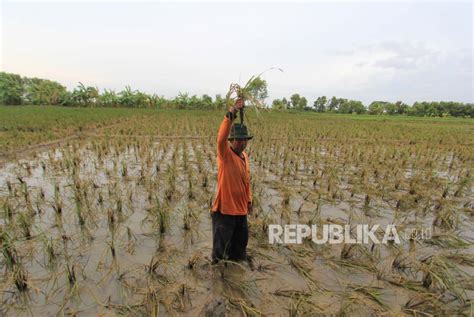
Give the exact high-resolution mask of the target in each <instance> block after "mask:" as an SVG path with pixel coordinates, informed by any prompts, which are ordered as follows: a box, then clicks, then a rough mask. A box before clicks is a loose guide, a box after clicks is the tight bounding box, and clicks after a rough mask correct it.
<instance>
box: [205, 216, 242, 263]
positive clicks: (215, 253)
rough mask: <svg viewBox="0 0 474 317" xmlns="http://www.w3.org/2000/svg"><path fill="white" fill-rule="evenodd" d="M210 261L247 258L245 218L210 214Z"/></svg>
mask: <svg viewBox="0 0 474 317" xmlns="http://www.w3.org/2000/svg"><path fill="white" fill-rule="evenodd" d="M211 216H212V260H213V261H218V260H231V261H239V260H245V259H246V258H247V251H246V249H247V243H248V240H249V229H248V226H247V216H246V215H245V216H232V215H223V214H221V213H220V212H218V211H216V212H212V213H211Z"/></svg>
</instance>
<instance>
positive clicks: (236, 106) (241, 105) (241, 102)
mask: <svg viewBox="0 0 474 317" xmlns="http://www.w3.org/2000/svg"><path fill="white" fill-rule="evenodd" d="M243 108H244V100H243V99H242V98H238V99H237V100H236V101H235V103H234V106H233V107H231V108H230V109H229V111H230V112H232V113H233V114H234V115H235V114H236V113H237V111H239V110H240V109H243Z"/></svg>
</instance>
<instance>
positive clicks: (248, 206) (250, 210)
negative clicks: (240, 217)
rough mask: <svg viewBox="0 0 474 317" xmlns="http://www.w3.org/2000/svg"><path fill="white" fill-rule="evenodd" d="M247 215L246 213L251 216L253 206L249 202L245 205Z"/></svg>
mask: <svg viewBox="0 0 474 317" xmlns="http://www.w3.org/2000/svg"><path fill="white" fill-rule="evenodd" d="M247 213H248V214H249V215H251V214H252V213H253V204H252V203H251V202H249V203H248V204H247Z"/></svg>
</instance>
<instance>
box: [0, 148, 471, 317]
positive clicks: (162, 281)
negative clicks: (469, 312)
mask: <svg viewBox="0 0 474 317" xmlns="http://www.w3.org/2000/svg"><path fill="white" fill-rule="evenodd" d="M184 152H186V154H184ZM335 153H336V154H337V152H335ZM319 154H320V155H321V156H325V155H329V154H328V153H327V152H326V151H325V150H324V151H321V152H320V153H319ZM185 156H187V159H186V160H185V159H184V157H185ZM185 162H186V163H185ZM214 166H215V158H214V150H213V148H212V147H211V146H208V145H203V143H202V142H200V141H196V140H192V141H186V142H185V141H167V142H165V143H158V142H147V141H136V140H133V139H132V140H130V141H129V142H124V143H120V142H115V143H114V142H112V141H110V140H101V141H88V140H85V141H80V142H77V143H74V144H73V145H72V146H69V147H63V148H56V149H50V150H49V151H46V152H42V153H38V154H37V155H36V156H34V157H27V158H24V159H22V160H20V161H17V162H10V163H8V164H6V165H5V166H4V167H3V168H2V169H1V170H0V197H1V199H2V200H1V202H2V205H3V206H6V205H8V206H10V209H11V210H12V213H13V214H12V216H11V217H8V216H7V215H6V212H4V216H3V217H2V218H1V219H0V223H1V224H2V227H3V230H4V231H6V232H8V233H9V235H10V236H11V237H12V239H13V241H14V242H13V245H14V248H15V250H16V252H17V253H18V259H20V261H19V262H20V264H21V266H22V267H23V268H24V270H26V272H28V274H27V275H28V278H27V283H28V290H27V291H26V292H23V293H19V292H18V291H16V288H15V284H14V282H13V281H14V280H13V275H12V274H10V273H8V271H7V270H6V268H5V270H6V271H7V274H5V275H4V276H3V277H2V279H1V284H0V286H1V290H2V313H5V314H7V315H35V316H36V315H54V314H57V313H59V314H63V313H64V314H79V315H82V316H93V315H97V314H111V315H113V314H125V315H149V314H153V313H159V314H160V315H191V316H197V315H201V314H203V312H205V311H206V309H208V308H209V307H210V303H212V301H213V300H214V299H222V300H223V301H224V306H225V310H226V311H227V312H228V313H229V314H231V315H234V314H237V315H238V314H243V312H245V313H247V314H252V313H254V314H257V315H258V314H263V315H270V316H286V315H288V314H290V313H295V314H301V315H312V314H314V313H321V314H336V313H340V312H345V313H348V314H351V315H367V314H382V313H386V314H387V313H388V314H398V313H410V311H407V310H404V309H405V308H406V305H407V303H408V302H409V301H410V299H412V298H413V297H414V296H416V295H417V294H420V293H428V292H433V293H435V292H436V289H434V288H431V289H429V288H423V287H422V286H421V282H422V277H423V274H421V273H420V271H419V266H417V265H421V264H420V258H423V257H424V256H426V255H430V254H434V255H436V254H447V253H450V252H451V253H455V252H462V253H465V254H470V255H472V254H473V251H474V250H473V247H472V245H470V246H467V247H465V248H461V249H456V248H441V247H439V246H433V245H432V244H430V243H427V241H415V242H410V241H408V239H407V238H406V237H405V236H406V233H407V232H408V233H409V232H410V230H411V229H412V228H429V229H431V227H432V224H433V221H434V217H435V214H434V213H433V212H424V213H423V212H421V211H420V210H421V207H418V206H415V207H410V208H407V210H403V211H400V210H398V209H397V208H394V204H393V202H391V201H387V199H384V198H383V195H374V198H373V199H372V200H371V201H370V203H368V204H367V203H366V198H365V195H364V194H363V193H357V194H355V195H351V191H350V186H349V184H347V183H345V182H343V181H341V182H339V183H338V184H337V186H338V188H339V189H340V190H339V193H337V194H335V195H329V194H328V193H326V191H325V188H326V186H327V185H324V186H323V185H316V186H313V180H314V178H317V177H318V175H314V174H311V173H309V172H307V171H306V170H304V164H303V162H301V165H300V166H303V167H301V168H298V167H297V168H295V169H294V170H293V171H292V173H289V174H288V175H282V174H281V173H280V172H278V173H279V174H276V171H280V169H278V168H277V169H273V171H271V169H270V168H268V167H261V166H259V165H257V164H256V162H255V161H252V164H251V167H252V175H253V177H254V182H255V183H256V188H255V189H254V195H256V196H257V198H258V201H259V205H258V206H256V215H254V216H252V217H250V218H249V221H250V226H251V238H250V242H249V254H250V255H252V256H253V258H254V268H253V269H252V268H251V267H250V266H249V265H248V264H247V263H240V264H238V265H235V264H229V265H227V266H224V265H217V266H212V265H210V259H209V258H210V253H211V247H212V245H211V234H210V233H211V221H210V215H209V200H210V199H211V198H212V197H213V194H214V188H215V182H216V171H215V169H214V168H213V167H214ZM321 168H324V166H321ZM334 168H336V170H339V171H341V169H342V167H341V166H337V165H335V166H334ZM453 173H454V172H453ZM447 176H449V175H444V174H443V177H447ZM406 177H409V175H408V174H407V175H406ZM205 179H207V182H206V181H205ZM23 183H24V184H23ZM189 184H192V189H190V186H189ZM204 185H205V186H204ZM55 186H58V188H59V193H55ZM9 187H10V188H9ZM170 188H174V190H173V191H172V197H170V198H167V195H168V190H169V189H170ZM190 191H192V193H193V195H192V196H193V197H192V198H190V194H189V193H190ZM55 197H56V198H55ZM287 198H288V203H286V204H285V202H284V201H285V199H287ZM58 199H59V201H60V203H61V206H62V212H61V213H60V214H59V213H57V212H56V211H55V209H54V206H56V205H57V201H58ZM466 199H467V200H469V199H471V200H472V193H471V197H469V196H468V197H467V198H466V197H465V198H463V199H453V201H450V206H451V208H454V209H455V210H456V214H457V215H458V217H459V219H458V223H459V226H458V229H457V230H456V231H455V234H456V236H458V237H461V238H463V239H465V240H466V241H468V240H469V239H471V240H472V239H474V236H473V232H474V222H473V218H472V213H471V214H469V212H466V211H465V208H464V209H463V207H461V206H462V203H465V201H466ZM4 210H6V209H5V208H4ZM160 212H161V214H160ZM185 214H188V215H191V219H192V220H191V221H190V228H189V229H185V224H184V215H185ZM21 215H25V216H26V217H28V219H30V222H31V224H30V229H29V230H30V234H31V238H29V239H27V237H26V236H25V232H24V229H23V227H22V225H21V222H20V220H19V219H20V216H21ZM163 215H164V216H163ZM160 217H162V218H160ZM163 217H164V219H165V220H163ZM80 218H82V219H83V222H84V224H82V225H81V224H80V222H81V221H80ZM163 223H164V224H163ZM265 223H266V224H283V225H284V224H290V223H293V224H296V223H299V224H307V223H314V224H318V225H321V224H329V223H333V224H341V225H344V224H351V225H355V224H369V225H373V224H380V225H381V226H382V227H384V226H385V225H388V224H395V225H396V226H397V228H398V229H399V234H400V238H401V244H400V245H362V246H358V247H354V248H352V249H350V250H349V251H347V247H348V246H347V245H342V244H335V245H329V244H323V245H317V244H314V243H312V242H311V241H305V242H304V243H303V244H301V245H289V246H288V245H270V244H269V243H268V238H267V232H266V231H265V230H264V229H265V228H266V227H265V226H264V224H265ZM163 227H165V229H162V228H163ZM432 230H433V233H436V234H438V233H446V230H444V229H442V228H433V229H432ZM162 231H163V232H162ZM48 243H49V244H51V245H52V248H53V250H54V257H53V258H52V259H51V258H50V257H49V255H48V249H47V246H48ZM112 250H114V251H112ZM343 253H344V254H345V255H344V256H342V254H343ZM113 254H114V255H113ZM400 256H408V257H409V258H412V259H413V262H412V263H415V264H412V265H411V266H410V265H409V266H408V267H406V268H404V269H401V271H397V270H395V269H394V268H393V267H392V263H393V261H394V259H395V258H397V257H400ZM2 265H3V266H5V258H2ZM387 266H388V268H387ZM459 268H460V269H461V270H463V271H464V272H465V274H466V276H467V278H469V276H470V278H472V274H473V270H472V266H469V265H461V266H459ZM68 270H69V271H71V270H73V271H74V273H73V274H72V275H73V276H74V278H73V279H72V281H71V274H68ZM382 273H383V274H382ZM453 274H454V273H453ZM466 276H465V278H466ZM407 280H409V281H411V282H413V283H412V284H416V285H415V286H414V287H409V286H408V284H403V283H402V281H407ZM395 282H396V283H395ZM404 285H405V286H404ZM464 291H465V293H466V294H465V295H466V298H473V293H472V291H470V290H469V289H467V288H466V289H464ZM451 304H452V303H451ZM453 305H454V306H455V307H461V306H462V303H456V302H455V303H454V304H453Z"/></svg>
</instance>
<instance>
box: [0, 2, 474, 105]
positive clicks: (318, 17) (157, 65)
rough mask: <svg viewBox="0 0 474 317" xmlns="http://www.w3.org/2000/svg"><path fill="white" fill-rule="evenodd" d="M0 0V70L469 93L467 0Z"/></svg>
mask: <svg viewBox="0 0 474 317" xmlns="http://www.w3.org/2000/svg"><path fill="white" fill-rule="evenodd" d="M0 3H1V28H2V30H1V31H2V33H1V34H2V37H1V42H0V43H1V45H2V47H1V60H0V63H1V65H0V67H1V69H2V70H3V71H6V72H12V73H17V74H21V75H23V76H28V77H40V78H47V79H52V80H56V81H59V82H60V83H62V84H64V85H66V86H67V87H68V88H69V89H72V88H74V86H76V85H77V83H78V82H79V81H80V82H82V83H84V84H86V85H92V86H98V87H99V88H101V89H103V88H108V89H115V90H117V91H120V90H121V89H123V88H124V87H125V85H130V86H131V87H132V89H139V90H142V91H145V92H148V93H157V94H159V95H164V96H165V97H174V96H175V95H177V94H178V93H179V92H189V93H190V94H198V95H201V94H204V93H207V94H210V95H212V96H214V95H215V94H219V93H220V94H223V95H224V94H225V93H226V92H227V89H228V87H229V84H230V83H233V82H238V83H244V82H245V81H246V80H247V79H248V78H249V77H250V76H251V75H254V74H258V73H260V72H262V71H264V70H266V69H268V68H270V67H279V68H282V69H283V70H284V72H283V73H281V72H278V71H269V72H267V73H265V74H264V75H263V78H264V79H266V80H267V82H268V90H269V95H270V98H269V99H268V100H267V102H268V103H271V100H272V99H274V98H281V97H285V96H286V97H289V96H290V95H291V94H293V93H299V94H301V95H303V96H305V97H306V98H308V100H309V102H310V103H311V104H312V102H313V100H314V99H315V98H316V97H317V96H320V95H326V96H329V97H330V96H333V95H334V96H337V97H344V98H349V99H357V100H361V101H363V102H364V103H366V104H368V103H370V102H371V101H373V100H386V101H397V100H402V101H405V102H407V103H413V102H414V101H417V100H418V101H422V100H426V101H439V100H454V101H461V102H473V90H474V83H473V33H472V32H473V31H472V29H473V10H474V9H473V4H472V3H471V1H464V2H460V3H448V2H437V3H426V2H422V3H408V2H397V3H374V2H364V3H362V2H360V3H358V2H349V3H348V2H346V3H330V2H322V3H321V2H320V3H299V4H293V3H268V2H266V3H259V4H253V3H150V2H148V3H126V2H93V1H90V2H80V3H59V2H51V3H42V2H38V1H36V2H33V3H30V2H8V1H4V0H0Z"/></svg>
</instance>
